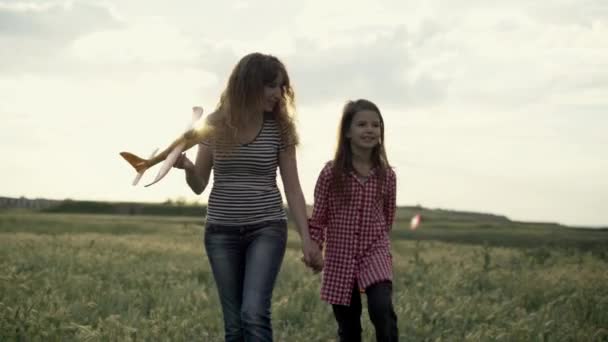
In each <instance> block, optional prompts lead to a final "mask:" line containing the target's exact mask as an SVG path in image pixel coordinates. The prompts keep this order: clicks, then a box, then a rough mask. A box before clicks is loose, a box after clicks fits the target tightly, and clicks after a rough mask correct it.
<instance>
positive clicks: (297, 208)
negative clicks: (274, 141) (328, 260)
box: [279, 145, 323, 270]
mask: <svg viewBox="0 0 608 342" xmlns="http://www.w3.org/2000/svg"><path fill="white" fill-rule="evenodd" d="M279 168H280V170H281V179H282V180H283V186H284V190H285V197H287V205H288V206H289V210H290V211H291V213H292V215H293V217H294V219H295V221H296V226H297V227H298V232H299V233H300V238H301V240H302V252H303V253H304V262H305V263H306V264H307V265H309V266H311V267H313V268H314V269H316V270H320V269H321V268H322V267H323V257H322V255H321V251H320V250H319V248H318V247H317V246H316V245H315V244H314V242H313V241H312V240H311V239H310V232H309V230H308V220H307V217H306V202H305V201H304V194H303V193H302V187H301V186H300V179H299V177H298V165H297V160H296V149H295V146H293V145H292V146H287V147H286V148H285V149H284V150H282V151H280V152H279Z"/></svg>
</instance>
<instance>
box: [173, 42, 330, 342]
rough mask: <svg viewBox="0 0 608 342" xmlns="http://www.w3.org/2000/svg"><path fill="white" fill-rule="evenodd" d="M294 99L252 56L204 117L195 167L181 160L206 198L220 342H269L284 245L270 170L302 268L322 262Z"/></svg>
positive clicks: (274, 72) (282, 76) (277, 64)
mask: <svg viewBox="0 0 608 342" xmlns="http://www.w3.org/2000/svg"><path fill="white" fill-rule="evenodd" d="M293 105H294V93H293V90H292V88H291V85H290V82H289V76H288V74H287V71H286V69H285V66H284V65H283V63H281V61H279V60H278V59H277V58H276V57H274V56H270V55H264V54H260V53H253V54H250V55H247V56H245V57H243V58H242V59H241V60H240V61H239V63H238V64H237V65H236V66H235V68H234V70H233V71H232V74H231V75H230V78H229V80H228V84H227V86H226V89H225V90H224V92H223V94H222V96H221V98H220V102H219V105H218V108H217V109H216V111H215V112H214V113H212V114H210V115H209V116H208V117H207V125H208V126H209V130H208V132H209V133H208V137H207V138H205V139H204V140H203V142H202V143H201V144H200V145H199V146H198V154H197V156H196V162H195V163H192V162H191V161H190V160H189V159H188V158H187V157H186V156H185V155H182V156H181V157H180V158H179V159H178V160H177V161H176V163H175V167H177V168H180V169H184V170H185V173H186V181H187V183H188V185H189V186H190V188H191V189H192V191H194V192H195V193H196V194H200V193H202V192H203V191H204V190H205V187H206V186H207V183H208V181H209V175H210V173H211V169H213V172H214V182H213V188H212V190H211V194H210V196H209V203H208V211H207V223H206V227H205V238H204V240H205V249H206V251H207V256H208V258H209V262H210V264H211V268H212V270H213V276H214V278H215V282H216V285H217V289H218V293H219V297H220V301H221V304H222V312H223V315H224V329H225V338H226V341H272V328H271V320H270V306H271V297H272V291H273V288H274V284H275V280H276V277H277V274H278V272H279V268H280V266H281V262H282V260H283V255H284V253H285V247H286V239H287V223H286V215H285V211H284V209H283V201H282V199H281V194H280V192H279V189H278V188H277V184H276V173H277V172H276V171H277V167H278V168H279V169H280V172H281V177H282V180H283V183H284V186H285V189H284V190H285V194H286V197H287V203H288V205H289V207H290V208H291V211H292V213H293V216H294V219H295V222H296V225H297V227H298V230H299V233H300V236H301V240H302V251H303V253H304V257H303V259H304V262H305V263H306V264H307V265H309V266H311V267H313V268H315V269H319V268H320V267H321V264H322V262H323V260H322V255H321V252H320V250H319V248H318V246H317V245H316V244H315V243H314V242H312V240H311V239H310V235H309V232H308V222H307V219H306V207H305V202H304V196H303V194H302V189H301V187H300V182H299V178H298V171H297V164H296V154H295V146H296V145H297V143H298V137H297V134H296V130H295V126H294V123H293V119H292V116H291V114H292V112H293Z"/></svg>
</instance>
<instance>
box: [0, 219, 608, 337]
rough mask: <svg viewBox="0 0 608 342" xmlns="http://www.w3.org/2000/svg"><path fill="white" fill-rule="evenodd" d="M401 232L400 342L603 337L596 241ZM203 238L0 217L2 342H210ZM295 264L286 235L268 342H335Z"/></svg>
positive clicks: (465, 226) (214, 320)
mask: <svg viewBox="0 0 608 342" xmlns="http://www.w3.org/2000/svg"><path fill="white" fill-rule="evenodd" d="M406 223H407V222H406V221H399V222H398V223H397V224H396V226H395V228H394V233H393V256H394V270H395V277H396V278H395V281H394V291H395V292H394V303H395V307H396V311H397V316H398V319H399V332H400V334H401V341H608V254H607V252H606V249H607V248H606V246H608V231H605V230H597V231H592V230H576V229H568V228H564V227H557V226H545V225H532V224H523V223H513V222H509V221H508V220H502V219H496V218H488V219H487V220H484V219H483V218H469V219H467V218H466V217H465V218H461V219H452V220H447V219H441V217H439V216H436V217H432V216H429V218H428V221H426V222H425V223H423V226H422V228H420V229H419V230H417V231H414V232H412V231H409V230H408V229H407V224H406ZM202 231H203V227H202V225H201V224H200V223H199V222H198V221H197V220H196V219H190V218H187V219H185V218H174V217H163V218H160V217H147V216H146V217H144V216H138V217H130V216H108V215H66V214H39V213H30V212H3V213H0V341H72V340H78V341H221V340H222V320H221V311H220V306H219V303H218V298H217V294H216V289H215V287H214V286H215V285H214V282H213V279H212V276H211V273H210V269H209V265H208V262H207V259H206V256H205V254H204V250H203V247H202ZM439 240H443V241H439ZM299 258H300V252H299V242H298V239H297V234H296V233H295V232H294V231H293V230H292V231H290V240H289V245H288V251H287V254H286V258H285V261H284V263H283V267H282V270H281V273H280V275H279V279H278V284H277V287H276V289H275V292H274V300H273V326H274V331H275V339H276V340H277V341H333V340H335V330H336V327H335V323H334V320H333V316H332V314H331V308H330V306H329V305H328V304H326V303H324V302H321V301H320V300H319V298H318V292H319V284H320V282H319V276H318V275H314V274H312V273H311V272H309V271H308V270H307V269H306V268H305V267H304V266H303V265H302V264H301V263H300V261H299ZM363 322H364V336H365V338H364V340H365V341H373V338H372V336H373V329H372V326H371V324H370V323H369V318H368V317H367V312H366V311H364V316H363Z"/></svg>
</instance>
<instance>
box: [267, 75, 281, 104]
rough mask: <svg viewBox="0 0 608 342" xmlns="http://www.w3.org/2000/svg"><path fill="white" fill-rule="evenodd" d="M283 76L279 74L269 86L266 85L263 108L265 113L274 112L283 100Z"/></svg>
mask: <svg viewBox="0 0 608 342" xmlns="http://www.w3.org/2000/svg"><path fill="white" fill-rule="evenodd" d="M282 87H283V75H282V74H281V73H279V75H278V76H277V78H275V79H274V81H272V82H270V83H269V84H266V85H264V100H263V106H264V108H263V109H264V111H265V112H272V111H273V109H274V107H275V106H276V105H277V103H278V102H279V101H280V100H281V98H282V92H281V88H282Z"/></svg>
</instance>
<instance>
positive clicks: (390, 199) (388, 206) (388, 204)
mask: <svg viewBox="0 0 608 342" xmlns="http://www.w3.org/2000/svg"><path fill="white" fill-rule="evenodd" d="M386 176H387V178H388V179H387V189H386V190H387V191H386V197H385V198H384V217H385V219H386V226H387V227H386V230H387V231H390V230H391V229H392V227H393V222H394V221H395V211H396V206H397V199H396V197H397V176H396V175H395V171H393V169H390V168H389V169H388V170H387V173H386Z"/></svg>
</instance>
